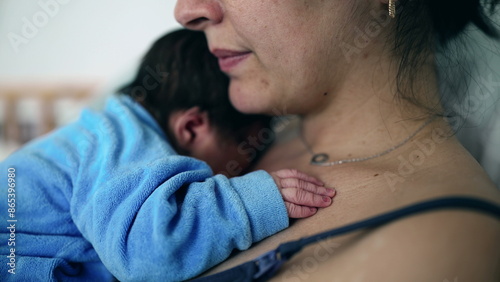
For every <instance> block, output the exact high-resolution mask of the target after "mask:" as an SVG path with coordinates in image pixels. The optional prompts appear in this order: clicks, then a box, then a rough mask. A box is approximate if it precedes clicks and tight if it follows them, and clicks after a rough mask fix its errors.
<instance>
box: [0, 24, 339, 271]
mask: <svg viewBox="0 0 500 282" xmlns="http://www.w3.org/2000/svg"><path fill="white" fill-rule="evenodd" d="M227 86H228V81H227V78H226V77H225V76H224V75H223V74H222V73H220V71H219V70H218V66H217V62H216V59H215V58H213V57H212V56H211V55H210V53H209V52H208V48H207V46H206V42H205V38H204V35H203V33H197V32H192V31H187V30H180V31H176V32H172V33H170V34H168V35H166V36H164V37H162V38H161V39H159V40H158V41H157V42H156V43H155V44H154V45H153V47H152V48H151V49H150V50H149V52H148V53H147V55H146V56H145V58H144V60H143V62H142V64H141V66H140V67H139V71H138V73H137V76H136V78H135V79H134V81H133V82H132V83H130V84H129V85H127V86H126V87H124V88H123V89H121V91H120V92H121V93H122V95H118V96H115V97H113V98H111V99H110V100H109V101H108V103H107V105H106V107H105V109H104V110H103V111H101V112H94V111H90V110H85V111H84V112H83V113H82V115H81V117H80V119H79V120H78V121H76V122H74V123H72V124H69V125H67V126H64V127H62V128H60V129H58V130H56V131H54V132H52V133H50V134H49V135H47V136H45V137H42V138H40V139H38V140H34V141H33V142H31V143H29V144H27V145H26V146H24V147H23V148H21V149H20V150H18V151H17V152H15V153H14V154H12V155H11V156H10V157H8V158H7V159H6V160H5V161H3V162H2V163H1V164H0V169H1V170H2V171H4V172H7V171H9V172H12V173H14V174H15V177H16V178H15V179H16V186H15V189H14V188H13V189H12V191H10V190H9V195H11V194H12V195H14V196H9V199H10V198H13V199H15V201H14V205H13V206H12V205H11V204H12V203H9V207H10V208H11V209H14V210H15V211H14V212H13V213H11V214H12V215H9V216H10V217H9V218H7V216H8V215H7V214H6V213H3V212H2V213H1V217H2V218H0V220H4V222H7V219H9V220H16V221H15V222H13V223H12V224H13V225H14V227H13V228H14V230H15V232H14V233H13V232H12V230H10V229H4V230H1V231H0V241H3V242H8V240H9V239H11V238H12V234H14V240H11V241H10V242H12V245H10V244H9V246H10V247H9V249H7V248H0V252H1V253H0V255H1V256H2V257H4V258H5V257H7V258H8V259H9V261H8V263H10V264H7V263H2V264H1V267H0V271H2V273H4V274H7V273H9V274H8V275H9V277H8V278H12V279H14V278H15V279H18V280H30V281H31V280H40V279H42V280H50V279H52V280H68V279H70V278H78V279H83V280H96V281H102V280H111V279H113V276H114V277H116V278H118V279H119V280H123V281H130V280H133V281H136V280H140V281H157V280H158V281H161V280H167V281H172V280H186V279H189V278H192V277H194V276H196V275H198V274H200V273H202V272H203V271H205V270H207V269H208V268H210V267H212V266H214V265H215V264H217V263H219V262H221V261H223V260H224V259H226V258H227V257H228V256H229V255H230V254H231V252H232V251H233V250H235V249H237V250H244V249H247V248H248V247H250V245H251V244H252V243H254V242H257V241H260V240H262V239H263V238H265V237H267V236H270V235H272V234H274V233H276V232H279V231H280V230H282V229H284V228H286V227H288V224H289V217H292V218H302V217H307V216H311V215H313V214H314V213H315V212H316V211H317V208H321V207H327V206H329V205H330V204H331V202H332V200H331V198H332V197H333V196H334V194H335V192H334V190H332V189H328V188H325V187H324V186H323V183H321V182H320V181H319V180H317V179H315V178H313V177H311V176H308V175H305V174H303V173H300V172H298V171H295V170H280V171H277V172H273V173H271V174H269V173H267V172H265V171H256V172H251V173H248V174H245V175H243V176H239V177H232V178H228V176H234V174H240V173H242V172H243V171H245V170H247V169H248V168H249V166H250V165H251V164H252V162H254V161H255V159H256V158H257V157H258V154H259V152H261V151H262V150H263V149H264V148H265V145H269V144H268V143H269V142H263V144H255V142H251V143H252V144H255V145H257V146H255V147H253V148H246V147H245V145H246V144H247V143H246V142H245V140H247V139H248V138H255V136H258V134H259V132H260V130H262V129H263V128H268V126H269V118H268V117H264V116H248V115H243V114H241V113H238V112H237V111H236V110H234V109H233V108H232V107H231V105H230V103H229V99H228V95H227ZM264 143H267V144H264ZM244 147H245V148H244ZM250 149H251V150H250ZM221 171H224V172H225V174H226V175H223V174H217V175H214V172H215V173H218V172H221ZM9 175H11V174H9ZM6 177H7V173H4V174H2V176H0V181H2V182H3V183H7V179H5V178H6ZM9 177H10V176H9ZM11 192H12V193H11ZM9 207H7V200H6V201H0V209H1V210H4V211H7V210H8V208H9ZM18 242H19V244H18ZM16 244H18V245H16ZM7 268H8V269H7ZM12 273H15V274H12Z"/></svg>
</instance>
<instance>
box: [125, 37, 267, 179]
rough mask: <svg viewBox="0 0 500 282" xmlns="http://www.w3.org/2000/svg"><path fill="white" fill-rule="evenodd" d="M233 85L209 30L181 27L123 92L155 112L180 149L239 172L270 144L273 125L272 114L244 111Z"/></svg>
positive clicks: (158, 45) (222, 170)
mask: <svg viewBox="0 0 500 282" xmlns="http://www.w3.org/2000/svg"><path fill="white" fill-rule="evenodd" d="M228 86H229V79H228V77H227V76H226V75H225V74H224V73H222V72H221V71H220V69H219V66H218V62H217V59H216V58H215V57H214V56H213V55H212V54H211V53H210V52H209V50H208V46H207V42H206V38H205V35H204V34H203V33H202V32H195V31H190V30H178V31H174V32H171V33H169V34H167V35H165V36H163V37H161V38H160V39H158V40H157V41H156V42H155V43H154V44H153V46H152V47H151V49H150V50H149V51H148V52H147V54H146V55H145V56H144V58H143V60H142V63H141V65H140V67H139V70H138V72H137V75H136V77H135V79H134V80H133V82H132V83H130V84H128V85H127V86H125V87H123V88H122V89H121V90H120V92H121V93H123V94H126V95H129V96H131V97H132V98H133V99H134V100H136V101H137V102H139V103H140V104H141V105H142V106H143V107H144V108H145V109H146V110H148V111H149V113H151V115H152V116H153V117H154V118H155V119H156V121H157V122H158V123H159V125H160V126H161V127H162V129H163V130H164V131H165V132H166V134H167V136H168V138H169V141H170V142H171V143H172V145H173V146H174V149H175V150H176V151H177V152H178V153H179V154H182V155H187V156H191V157H194V158H197V159H201V160H203V161H205V162H207V163H208V164H209V165H210V166H211V167H212V170H213V171H214V173H225V174H227V175H228V176H236V175H238V174H241V173H242V172H244V171H245V169H246V168H248V166H249V165H250V164H251V163H252V162H253V161H255V159H256V157H257V156H258V155H260V153H262V151H263V150H264V148H266V146H267V145H269V143H270V140H269V138H267V139H264V138H258V137H259V136H263V132H262V130H264V131H266V132H268V131H269V130H268V129H267V128H269V123H270V117H268V116H262V115H245V114H242V113H240V112H238V111H237V110H236V109H234V107H233V106H232V105H231V103H230V101H229V96H228ZM266 137H269V134H267V135H266Z"/></svg>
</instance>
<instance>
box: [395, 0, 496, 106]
mask: <svg viewBox="0 0 500 282" xmlns="http://www.w3.org/2000/svg"><path fill="white" fill-rule="evenodd" d="M499 2H500V0H398V1H397V18H396V30H395V34H394V37H395V45H394V46H393V47H394V51H395V54H396V55H397V56H398V57H399V58H400V63H399V66H398V75H397V77H396V82H397V89H398V92H399V93H398V94H399V96H398V97H397V98H400V99H403V100H406V101H409V102H411V103H413V104H416V105H419V106H422V107H423V108H426V109H428V110H429V112H430V113H432V114H438V115H449V114H450V112H449V109H446V105H445V109H444V112H443V110H441V109H440V107H439V106H438V105H436V104H434V105H430V104H429V103H426V101H422V99H421V97H416V94H415V91H414V86H415V82H416V81H417V80H419V79H422V78H421V77H419V72H420V67H421V66H423V65H424V62H425V60H427V58H428V55H429V54H431V53H434V54H437V55H438V56H440V57H441V58H442V59H441V60H442V61H446V64H447V69H448V70H450V72H445V73H443V72H441V73H438V75H439V76H440V78H441V79H442V78H445V79H449V78H450V77H455V76H456V75H462V76H463V75H464V74H465V75H469V76H470V74H471V68H473V65H471V64H470V61H469V62H468V61H467V59H465V55H466V54H465V53H466V51H467V49H468V48H469V47H470V43H471V42H467V41H466V40H464V39H465V37H466V36H465V35H466V34H467V29H470V28H473V27H476V28H477V29H479V30H480V31H481V32H483V33H484V34H486V35H487V36H488V37H491V38H494V39H498V38H499V32H498V30H497V27H498V24H497V23H495V22H494V21H493V20H492V19H491V17H492V16H493V15H494V13H495V11H496V9H497V5H498V3H499ZM497 52H498V49H497ZM464 78H466V77H462V78H455V79H456V80H457V82H459V83H462V84H465V85H461V86H460V87H456V88H455V89H453V90H452V91H449V92H454V93H453V94H450V93H445V94H446V95H448V96H450V95H453V96H454V97H441V99H442V100H443V101H441V102H442V103H443V102H447V103H458V102H459V101H460V100H461V99H462V98H463V96H464V95H465V94H466V88H467V87H466V86H467V82H465V80H463V79H464ZM468 79H470V77H468V78H466V80H468ZM464 86H465V87H464ZM457 90H459V91H457ZM458 92H461V93H458ZM450 101H452V102H450ZM444 104H446V103H444Z"/></svg>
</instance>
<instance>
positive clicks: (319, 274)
mask: <svg viewBox="0 0 500 282" xmlns="http://www.w3.org/2000/svg"><path fill="white" fill-rule="evenodd" d="M498 238H500V223H499V221H498V219H495V218H494V217H491V216H488V215H484V214H479V213H476V212H469V211H439V212H432V213H426V214H422V215H417V216H413V217H411V218H407V219H405V220H401V221H396V222H394V223H392V224H388V225H385V226H383V227H381V228H379V229H377V230H374V231H372V232H369V233H367V234H365V235H364V236H361V237H360V238H359V239H358V240H356V241H352V242H350V243H349V244H346V245H345V246H342V245H338V244H335V242H329V243H325V244H323V246H322V247H321V248H322V249H321V250H319V251H318V249H317V248H318V246H316V249H314V248H309V249H308V250H306V251H305V252H303V253H302V254H300V255H299V256H298V257H297V258H295V259H293V260H292V261H290V263H289V264H287V265H286V267H285V268H284V270H283V271H282V272H281V274H280V276H278V277H277V278H278V280H279V278H287V279H290V278H297V280H296V281H301V280H311V281H326V280H328V281H446V279H448V281H456V280H458V281H499V279H500V272H499V269H500V265H499V261H500V241H498ZM328 244H330V245H331V246H330V247H328V246H329V245H328ZM327 250H334V252H335V255H331V256H327V254H328V253H327ZM287 281H288V280H287ZM290 281H291V280H290ZM294 281H295V280H294Z"/></svg>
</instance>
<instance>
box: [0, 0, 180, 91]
mask: <svg viewBox="0 0 500 282" xmlns="http://www.w3.org/2000/svg"><path fill="white" fill-rule="evenodd" d="M175 2H176V1H174V0H142V1H124V0H100V1H84V0H32V1H27V0H21V1H20V0H2V1H1V2H0V81H2V80H12V79H16V80H17V79H26V78H32V79H42V80H43V79H79V80H80V79H82V78H89V79H93V78H98V79H105V80H109V79H110V80H112V79H115V78H116V77H117V76H118V75H119V74H120V73H122V72H123V71H124V70H126V69H127V68H129V69H130V68H131V66H132V65H133V64H134V63H135V62H136V61H137V60H138V59H139V58H140V57H141V56H142V55H143V54H144V52H145V51H146V50H147V49H148V48H149V45H150V44H151V43H152V41H154V40H155V39H156V38H157V37H159V36H160V35H161V34H163V33H165V32H166V31H168V30H171V29H174V28H175V27H178V26H179V25H178V23H177V22H176V21H175V19H174V17H173V10H174V6H175ZM44 4H45V5H44ZM43 6H45V7H46V8H44V7H43ZM28 22H29V23H28Z"/></svg>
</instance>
